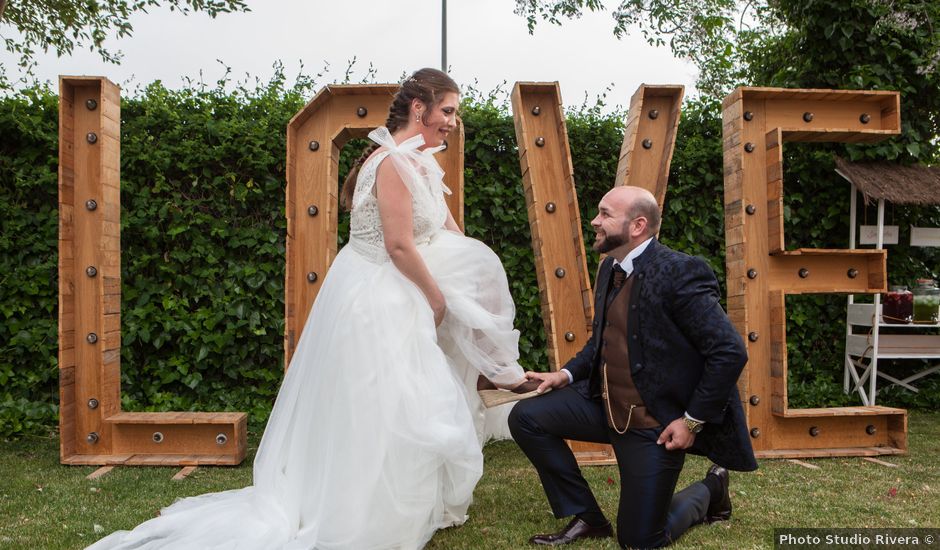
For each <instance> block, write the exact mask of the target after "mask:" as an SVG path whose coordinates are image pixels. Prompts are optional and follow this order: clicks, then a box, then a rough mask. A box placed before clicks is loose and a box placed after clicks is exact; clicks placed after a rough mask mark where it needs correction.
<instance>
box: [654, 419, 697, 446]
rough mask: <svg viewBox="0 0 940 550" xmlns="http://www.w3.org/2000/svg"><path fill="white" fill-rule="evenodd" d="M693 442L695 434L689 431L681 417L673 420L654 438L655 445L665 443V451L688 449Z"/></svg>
mask: <svg viewBox="0 0 940 550" xmlns="http://www.w3.org/2000/svg"><path fill="white" fill-rule="evenodd" d="M693 443H695V434H694V433H692V432H691V431H689V428H688V426H686V425H685V421H684V420H683V419H682V418H677V419H675V420H673V421H672V422H671V423H670V424H669V425H668V426H666V429H665V430H663V433H661V434H659V439H658V440H656V444H657V445H665V446H666V450H667V451H678V450H681V449H688V448H689V447H691V446H692V444H693Z"/></svg>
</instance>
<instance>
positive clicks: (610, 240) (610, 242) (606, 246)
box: [591, 233, 627, 254]
mask: <svg viewBox="0 0 940 550" xmlns="http://www.w3.org/2000/svg"><path fill="white" fill-rule="evenodd" d="M625 244H627V239H626V236H625V235H623V234H620V235H611V234H610V233H604V240H602V241H595V242H594V246H592V247H591V248H593V249H594V251H595V252H600V253H601V254H606V253H608V252H610V251H611V250H613V249H615V248H617V247H620V246H623V245H625Z"/></svg>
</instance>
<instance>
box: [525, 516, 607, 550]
mask: <svg viewBox="0 0 940 550" xmlns="http://www.w3.org/2000/svg"><path fill="white" fill-rule="evenodd" d="M612 536H614V529H613V527H611V526H610V522H609V521H608V522H607V523H606V524H605V525H602V526H600V527H591V526H590V525H588V523H587V522H586V521H584V520H583V519H580V518H578V517H574V518H572V520H571V522H569V523H568V525H567V526H565V528H564V529H562V530H561V531H559V532H557V533H553V534H551V535H535V536H534V537H532V538H530V539H529V542H530V543H532V544H538V545H541V546H560V545H562V544H568V543H569V542H574V541H576V540H580V539H605V538H608V537H612Z"/></svg>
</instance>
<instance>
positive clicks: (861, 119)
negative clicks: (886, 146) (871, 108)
mask: <svg viewBox="0 0 940 550" xmlns="http://www.w3.org/2000/svg"><path fill="white" fill-rule="evenodd" d="M858 121H859V122H861V123H862V124H868V123H869V122H871V115H869V114H868V113H862V116H860V117H858Z"/></svg>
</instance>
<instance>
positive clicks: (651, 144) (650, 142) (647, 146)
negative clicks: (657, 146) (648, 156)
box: [642, 138, 653, 149]
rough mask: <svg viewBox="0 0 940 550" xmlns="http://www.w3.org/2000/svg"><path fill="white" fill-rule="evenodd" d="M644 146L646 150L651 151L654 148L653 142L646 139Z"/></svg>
mask: <svg viewBox="0 0 940 550" xmlns="http://www.w3.org/2000/svg"><path fill="white" fill-rule="evenodd" d="M642 145H643V148H644V149H651V148H652V147H653V140H651V139H650V138H646V139H644V140H643V143H642Z"/></svg>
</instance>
